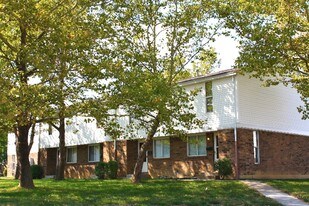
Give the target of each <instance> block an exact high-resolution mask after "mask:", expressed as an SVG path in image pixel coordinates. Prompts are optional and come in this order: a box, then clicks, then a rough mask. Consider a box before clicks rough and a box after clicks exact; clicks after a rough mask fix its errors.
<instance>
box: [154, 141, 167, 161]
mask: <svg viewBox="0 0 309 206" xmlns="http://www.w3.org/2000/svg"><path fill="white" fill-rule="evenodd" d="M153 142H154V146H153V147H154V157H155V158H169V157H170V140H169V139H157V140H154V141H153Z"/></svg>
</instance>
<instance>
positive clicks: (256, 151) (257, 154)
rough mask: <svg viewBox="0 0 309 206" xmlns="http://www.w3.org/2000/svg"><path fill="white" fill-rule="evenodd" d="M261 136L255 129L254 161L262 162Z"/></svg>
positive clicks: (256, 162)
mask: <svg viewBox="0 0 309 206" xmlns="http://www.w3.org/2000/svg"><path fill="white" fill-rule="evenodd" d="M259 141H260V136H259V132H258V131H253V155H254V163H255V164H260V142H259Z"/></svg>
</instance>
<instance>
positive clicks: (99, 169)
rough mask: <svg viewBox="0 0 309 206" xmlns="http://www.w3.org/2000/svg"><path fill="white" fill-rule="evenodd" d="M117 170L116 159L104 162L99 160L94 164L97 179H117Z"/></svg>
mask: <svg viewBox="0 0 309 206" xmlns="http://www.w3.org/2000/svg"><path fill="white" fill-rule="evenodd" d="M117 172H118V162H116V161H113V160H111V161H109V162H108V163H106V162H99V163H98V164H97V165H96V166H95V170H94V173H95V175H96V176H97V177H98V179H106V178H109V179H117Z"/></svg>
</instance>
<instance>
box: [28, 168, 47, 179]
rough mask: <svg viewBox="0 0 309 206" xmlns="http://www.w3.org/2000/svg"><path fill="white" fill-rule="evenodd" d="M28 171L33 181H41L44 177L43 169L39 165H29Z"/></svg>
mask: <svg viewBox="0 0 309 206" xmlns="http://www.w3.org/2000/svg"><path fill="white" fill-rule="evenodd" d="M30 169H31V175H32V178H33V179H42V178H43V177H44V169H43V167H42V166H41V165H31V166H30Z"/></svg>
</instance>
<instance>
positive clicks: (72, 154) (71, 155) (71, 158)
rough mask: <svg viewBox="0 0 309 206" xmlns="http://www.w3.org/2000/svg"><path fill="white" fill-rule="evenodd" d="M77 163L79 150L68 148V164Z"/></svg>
mask: <svg viewBox="0 0 309 206" xmlns="http://www.w3.org/2000/svg"><path fill="white" fill-rule="evenodd" d="M76 162H77V148H76V147H68V148H67V163H76Z"/></svg>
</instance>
